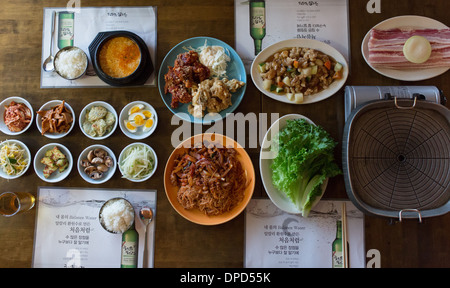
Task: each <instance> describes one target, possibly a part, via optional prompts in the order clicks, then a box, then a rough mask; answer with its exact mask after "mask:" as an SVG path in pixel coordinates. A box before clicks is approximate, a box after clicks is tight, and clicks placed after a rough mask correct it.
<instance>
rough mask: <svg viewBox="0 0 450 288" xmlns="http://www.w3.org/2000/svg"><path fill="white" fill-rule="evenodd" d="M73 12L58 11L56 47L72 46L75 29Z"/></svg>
mask: <svg viewBox="0 0 450 288" xmlns="http://www.w3.org/2000/svg"><path fill="white" fill-rule="evenodd" d="M74 16H75V14H74V13H73V12H59V25H58V47H59V49H62V48H64V47H67V46H73V39H74V36H75V35H74V30H75V27H74V25H75V21H74Z"/></svg>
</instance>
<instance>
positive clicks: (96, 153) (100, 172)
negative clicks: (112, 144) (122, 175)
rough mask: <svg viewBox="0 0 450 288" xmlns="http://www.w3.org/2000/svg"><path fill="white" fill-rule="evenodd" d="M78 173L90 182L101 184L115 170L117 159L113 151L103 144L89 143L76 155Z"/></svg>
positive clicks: (109, 177)
mask: <svg viewBox="0 0 450 288" xmlns="http://www.w3.org/2000/svg"><path fill="white" fill-rule="evenodd" d="M77 167H78V173H80V176H81V178H83V179H84V180H85V181H86V182H88V183H91V184H102V183H105V182H106V181H108V180H109V179H111V177H112V176H113V175H114V173H115V172H116V168H117V160H116V156H115V155H114V152H113V151H112V150H111V149H109V148H108V147H106V146H104V145H91V146H89V147H87V148H86V149H84V150H83V152H81V154H80V156H79V157H78V164H77Z"/></svg>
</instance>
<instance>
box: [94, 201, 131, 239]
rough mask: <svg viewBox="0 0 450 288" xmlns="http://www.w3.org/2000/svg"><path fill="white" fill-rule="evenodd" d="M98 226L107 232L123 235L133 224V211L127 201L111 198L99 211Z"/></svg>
mask: <svg viewBox="0 0 450 288" xmlns="http://www.w3.org/2000/svg"><path fill="white" fill-rule="evenodd" d="M99 218H100V224H101V225H102V226H103V228H105V229H106V230H107V231H108V232H111V233H124V232H125V231H127V230H128V229H129V228H130V227H131V225H133V223H134V209H133V206H132V205H131V204H130V202H128V201H127V200H125V199H123V198H113V199H111V200H108V201H106V202H105V204H104V205H103V206H102V208H101V209H100V217H99Z"/></svg>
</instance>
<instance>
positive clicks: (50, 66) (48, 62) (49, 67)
mask: <svg viewBox="0 0 450 288" xmlns="http://www.w3.org/2000/svg"><path fill="white" fill-rule="evenodd" d="M55 18H56V12H55V11H53V13H52V35H51V38H50V56H48V58H47V59H45V61H44V64H42V68H43V69H44V71H45V72H51V71H53V70H55V65H54V63H53V62H54V60H55V57H53V38H54V37H53V36H54V33H55Z"/></svg>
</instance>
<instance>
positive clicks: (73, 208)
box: [32, 187, 156, 268]
mask: <svg viewBox="0 0 450 288" xmlns="http://www.w3.org/2000/svg"><path fill="white" fill-rule="evenodd" d="M115 197H123V198H125V199H127V200H128V201H130V202H131V204H132V205H133V207H134V210H135V229H136V231H137V232H138V234H139V252H138V267H143V253H144V243H145V242H144V241H145V233H144V229H145V226H144V224H143V223H142V221H141V219H140V217H139V210H140V208H142V207H143V206H149V207H150V208H152V209H153V215H154V216H153V221H152V222H151V223H150V224H149V225H148V228H147V233H148V234H147V237H148V246H147V247H148V251H149V255H148V262H149V263H148V265H147V266H146V267H153V264H154V263H153V262H154V242H155V233H154V232H155V218H156V191H155V190H120V189H90V188H62V187H61V188H58V187H39V190H38V194H37V199H36V201H37V211H36V228H35V237H34V238H35V239H34V249H33V250H34V251H33V262H32V263H33V267H35V268H44V267H45V268H69V267H70V268H72V267H77V268H78V267H83V268H119V267H120V263H121V245H122V234H112V233H109V232H107V231H105V229H103V227H102V226H101V225H100V222H99V219H98V216H99V210H100V208H101V206H102V205H103V203H105V201H107V200H109V199H111V198H115Z"/></svg>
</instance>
